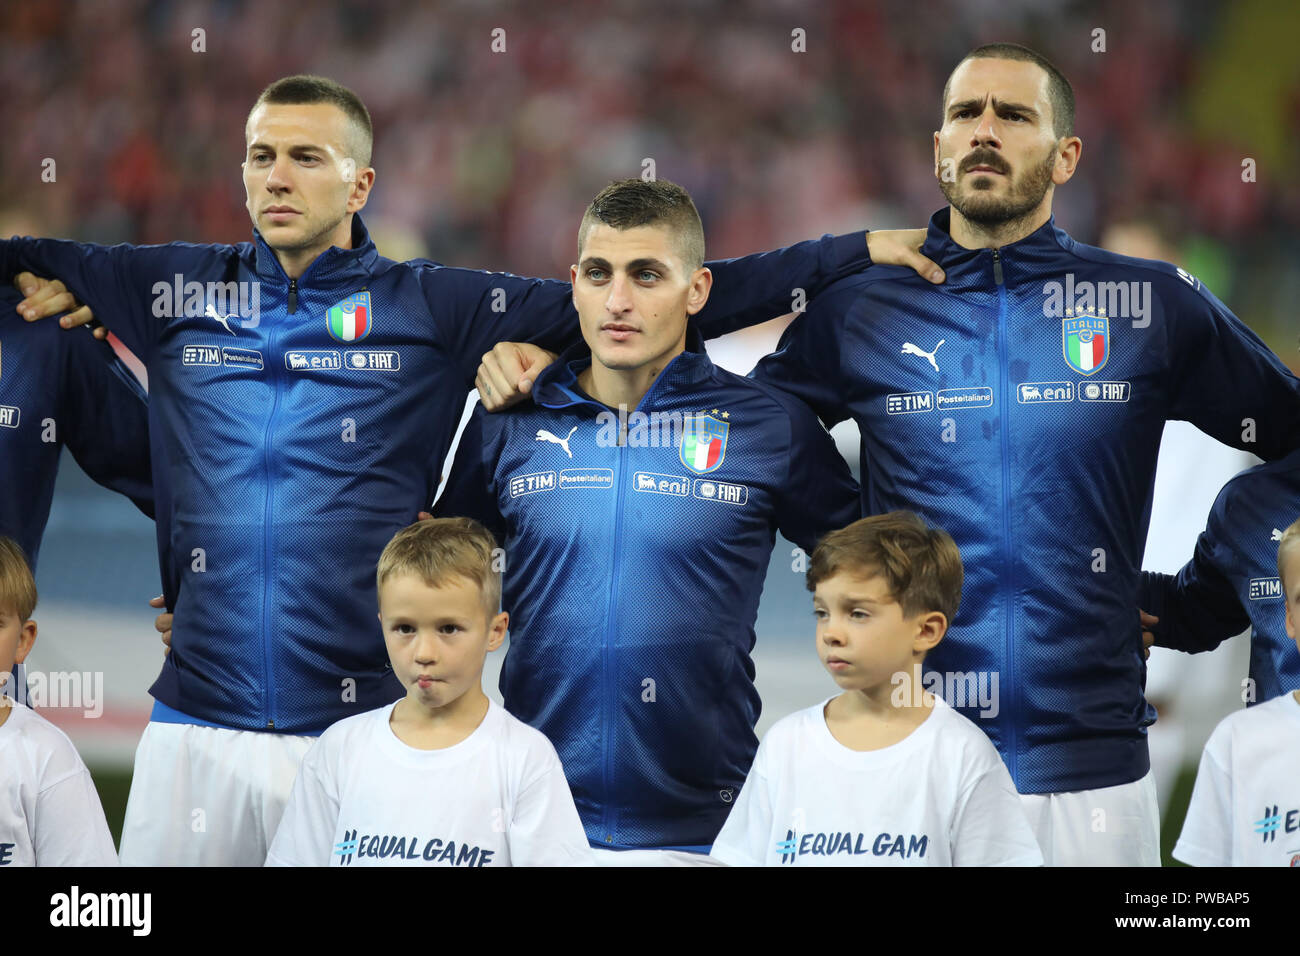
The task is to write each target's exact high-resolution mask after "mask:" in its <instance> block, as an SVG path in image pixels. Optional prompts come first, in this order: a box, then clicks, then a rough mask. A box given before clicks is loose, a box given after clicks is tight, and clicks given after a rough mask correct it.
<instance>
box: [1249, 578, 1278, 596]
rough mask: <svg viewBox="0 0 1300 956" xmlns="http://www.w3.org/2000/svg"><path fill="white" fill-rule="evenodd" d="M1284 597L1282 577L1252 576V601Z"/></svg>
mask: <svg viewBox="0 0 1300 956" xmlns="http://www.w3.org/2000/svg"><path fill="white" fill-rule="evenodd" d="M1281 597H1282V579H1281V578H1251V579H1250V599H1251V600H1252V601H1271V600H1273V599H1274V598H1279V599H1280V598H1281Z"/></svg>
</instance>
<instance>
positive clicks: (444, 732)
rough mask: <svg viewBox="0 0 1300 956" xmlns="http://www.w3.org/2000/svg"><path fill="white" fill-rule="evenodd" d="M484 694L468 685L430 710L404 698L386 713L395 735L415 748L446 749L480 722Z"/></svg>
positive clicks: (484, 709) (485, 707)
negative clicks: (390, 712)
mask: <svg viewBox="0 0 1300 956" xmlns="http://www.w3.org/2000/svg"><path fill="white" fill-rule="evenodd" d="M488 706H489V704H488V699H487V695H486V694H484V693H483V689H482V688H481V687H471V688H470V689H469V690H467V691H466V692H465V693H464V694H462V695H461V696H460V697H458V698H456V699H455V700H454V701H452V702H451V703H449V704H446V705H444V706H442V707H438V708H434V709H432V710H430V709H428V708H425V707H422V706H420V704H419V702H418V701H416V700H413V699H412V698H410V697H403V698H402V699H401V700H399V701H398V702H397V704H396V706H394V707H393V712H392V714H391V715H390V716H389V719H388V725H389V727H391V728H392V731H393V733H394V735H396V737H397V739H398V740H400V741H401V742H402V743H404V744H406V745H407V746H408V747H414V748H415V749H416V750H445V749H446V748H448V747H454V746H456V744H458V743H460V742H461V741H462V740H464V739H465V738H466V737H468V736H469V735H470V734H472V733H473V732H474V731H475V730H477V729H478V728H479V725H481V724H482V723H483V718H485V717H486V716H487V712H488Z"/></svg>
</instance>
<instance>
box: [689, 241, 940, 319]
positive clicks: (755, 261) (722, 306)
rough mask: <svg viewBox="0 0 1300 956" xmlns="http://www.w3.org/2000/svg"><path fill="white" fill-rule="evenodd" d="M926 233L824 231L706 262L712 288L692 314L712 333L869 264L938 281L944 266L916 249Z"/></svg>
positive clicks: (810, 294) (768, 313) (787, 305)
mask: <svg viewBox="0 0 1300 956" xmlns="http://www.w3.org/2000/svg"><path fill="white" fill-rule="evenodd" d="M864 236H865V240H864ZM925 236H926V231H925V230H924V229H888V230H880V231H878V232H867V233H862V232H853V233H849V234H848V235H844V236H829V235H827V236H822V237H821V238H820V239H809V240H806V241H804V242H798V243H795V244H794V245H793V246H787V247H786V248H784V249H776V250H774V251H772V252H759V253H756V254H754V255H750V256H742V257H741V258H739V259H722V260H719V261H717V262H706V263H705V265H706V266H708V267H709V269H710V270H711V271H712V272H713V288H712V289H711V290H710V292H709V301H708V302H707V303H705V306H704V308H703V309H701V310H700V312H699V314H698V315H697V316H696V317H695V322H696V325H697V327H698V328H699V330H700V335H701V336H703V337H704V338H705V339H712V338H717V337H718V336H719V335H725V334H727V333H728V332H735V331H736V330H738V329H744V328H748V327H749V326H751V325H757V324H758V323H760V322H766V321H768V320H769V319H774V318H776V317H777V316H781V315H787V314H789V313H791V312H795V311H798V310H799V309H800V308H801V307H802V306H803V304H804V303H806V302H809V301H811V300H812V299H813V298H815V297H816V296H818V295H820V294H821V293H822V292H823V291H824V290H825V289H826V288H827V287H828V286H830V285H831V283H833V282H836V281H837V280H839V279H843V278H844V277H845V276H848V275H852V274H853V273H855V272H861V271H863V270H864V269H867V268H869V267H870V266H872V265H873V264H874V265H881V266H889V265H896V266H907V267H909V268H912V269H914V270H916V272H917V274H918V275H920V276H922V277H924V278H926V279H928V280H929V281H931V282H934V283H940V282H942V281H943V279H944V275H943V270H942V269H940V268H939V266H937V265H936V264H935V263H934V262H932V261H931V260H930V259H927V258H926V257H925V256H923V255H921V253H920V251H919V250H920V248H921V245H922V243H924V242H925Z"/></svg>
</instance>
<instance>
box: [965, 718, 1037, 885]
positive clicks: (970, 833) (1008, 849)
mask: <svg viewBox="0 0 1300 956" xmlns="http://www.w3.org/2000/svg"><path fill="white" fill-rule="evenodd" d="M975 733H978V734H980V739H979V740H978V743H980V744H983V745H984V746H985V747H987V749H988V754H987V755H981V758H982V759H980V760H979V761H978V763H977V767H976V771H975V772H976V774H977V776H976V778H975V782H974V783H973V784H972V785H971V786H970V788H969V790H968V791H967V793H966V798H965V799H964V800H963V801H962V802H961V803H959V804H958V806H957V811H956V813H955V814H954V815H953V823H952V832H951V837H950V843H951V846H952V865H953V866H1042V865H1043V852H1042V850H1041V849H1040V848H1039V846H1038V840H1037V839H1036V838H1035V837H1034V831H1033V828H1031V827H1030V825H1029V818H1028V817H1027V816H1025V810H1024V807H1023V806H1022V805H1021V802H1020V794H1018V793H1017V792H1016V788H1015V784H1013V783H1012V782H1011V774H1010V773H1008V772H1007V768H1006V766H1005V765H1004V764H1003V763H1002V760H1001V758H999V757H998V755H997V752H996V751H995V750H994V749H993V745H992V744H991V743H989V742H988V740H987V738H984V736H983V733H982V732H981V731H978V730H977V731H975Z"/></svg>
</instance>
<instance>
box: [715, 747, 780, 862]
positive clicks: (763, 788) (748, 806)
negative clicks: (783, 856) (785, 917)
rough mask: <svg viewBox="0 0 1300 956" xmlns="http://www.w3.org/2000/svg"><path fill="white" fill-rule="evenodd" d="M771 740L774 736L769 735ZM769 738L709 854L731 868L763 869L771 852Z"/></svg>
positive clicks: (757, 756) (755, 758)
mask: <svg viewBox="0 0 1300 956" xmlns="http://www.w3.org/2000/svg"><path fill="white" fill-rule="evenodd" d="M769 738H770V734H769ZM769 749H770V748H769V745H768V738H765V739H764V740H763V742H762V743H761V744H759V747H758V753H757V754H755V755H754V763H753V765H752V766H751V767H750V768H749V775H748V776H747V777H745V785H744V786H742V787H741V788H740V795H739V796H738V797H736V803H735V805H734V806H733V807H732V808H731V813H730V814H729V815H728V817H727V822H726V823H724V824H723V825H722V830H721V832H719V833H718V838H717V839H716V840H714V841H713V849H712V850H711V851H710V852H709V855H710V856H712V857H713V858H714V859H716V860H720V861H722V862H723V863H725V864H727V865H728V866H763V865H765V864H766V862H767V850H768V847H769V845H771V844H772V843H773V841H774V840H775V837H774V836H773V833H772V798H771V794H770V793H769V790H768V778H767V765H768V761H767V757H768V752H769Z"/></svg>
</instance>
